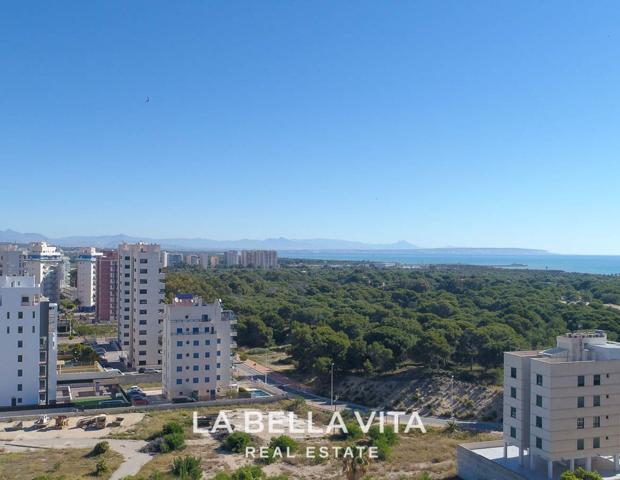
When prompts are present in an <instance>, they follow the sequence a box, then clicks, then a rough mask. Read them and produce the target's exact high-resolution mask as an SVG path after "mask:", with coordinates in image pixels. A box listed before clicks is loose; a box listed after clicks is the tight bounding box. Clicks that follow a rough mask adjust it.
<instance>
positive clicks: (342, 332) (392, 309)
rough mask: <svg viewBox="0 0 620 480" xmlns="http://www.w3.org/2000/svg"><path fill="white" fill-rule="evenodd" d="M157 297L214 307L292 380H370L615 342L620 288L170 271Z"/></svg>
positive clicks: (471, 278) (484, 273) (546, 277)
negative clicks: (421, 367)
mask: <svg viewBox="0 0 620 480" xmlns="http://www.w3.org/2000/svg"><path fill="white" fill-rule="evenodd" d="M166 290H167V295H168V298H169V299H170V298H171V297H172V296H173V295H174V293H176V292H192V293H195V294H199V295H202V296H203V297H205V298H206V299H209V300H212V299H214V298H222V299H223V300H224V303H225V304H226V306H227V307H228V308H231V309H233V310H234V311H235V312H236V313H237V316H238V318H239V326H238V343H239V345H241V346H247V347H268V346H272V345H282V344H290V352H291V355H292V357H293V359H294V360H295V361H296V362H297V364H298V365H299V368H300V369H302V370H305V371H314V372H316V373H322V372H325V371H326V370H327V369H329V368H330V365H331V363H332V362H334V363H336V364H337V365H338V368H340V369H343V370H351V371H358V372H362V371H363V372H366V373H369V374H370V373H374V372H384V371H389V370H391V369H393V368H395V367H397V366H399V365H401V364H403V363H404V362H423V363H424V364H426V365H429V366H432V367H447V366H452V365H459V366H462V367H468V368H471V367H472V366H473V365H474V364H480V365H482V366H483V367H485V368H492V367H497V366H500V365H501V363H502V357H503V352H504V351H506V350H514V349H529V348H542V347H546V346H550V345H552V344H553V343H554V337H555V336H556V335H558V334H561V333H564V332H565V331H567V330H576V329H580V328H601V329H604V330H606V331H607V332H608V333H609V335H610V337H611V338H612V339H615V338H617V337H618V335H619V334H620V312H618V311H616V310H613V309H610V308H607V307H606V306H605V305H604V303H616V302H618V303H620V278H618V277H611V276H597V275H585V274H569V273H562V272H543V271H513V270H501V269H492V268H484V267H453V268H447V267H445V268H428V269H416V270H405V269H383V270H381V269H375V268H371V267H344V268H339V269H333V268H327V267H325V268H292V267H291V268H281V269H278V270H271V271H265V270H243V271H239V270H235V271H229V270H222V271H217V270H216V271H204V270H193V269H189V268H186V269H181V270H173V271H170V272H169V273H168V276H167V279H166Z"/></svg>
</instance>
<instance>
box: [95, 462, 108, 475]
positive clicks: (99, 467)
mask: <svg viewBox="0 0 620 480" xmlns="http://www.w3.org/2000/svg"><path fill="white" fill-rule="evenodd" d="M108 470H109V467H108V464H107V463H106V461H105V460H99V461H98V462H97V464H96V465H95V476H97V477H100V476H101V475H103V474H104V473H107V471H108Z"/></svg>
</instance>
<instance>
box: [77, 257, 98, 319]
mask: <svg viewBox="0 0 620 480" xmlns="http://www.w3.org/2000/svg"><path fill="white" fill-rule="evenodd" d="M98 256H101V253H98V252H97V250H96V249H95V248H93V247H88V248H82V249H81V250H80V252H79V254H78V256H77V259H76V264H77V299H78V301H79V302H80V306H82V307H94V306H95V301H96V293H97V290H96V288H97V257H98Z"/></svg>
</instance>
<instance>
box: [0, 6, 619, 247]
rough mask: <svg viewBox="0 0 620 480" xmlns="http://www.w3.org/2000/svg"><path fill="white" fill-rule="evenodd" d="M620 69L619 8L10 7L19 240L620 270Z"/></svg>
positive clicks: (6, 90)
mask: <svg viewBox="0 0 620 480" xmlns="http://www.w3.org/2000/svg"><path fill="white" fill-rule="evenodd" d="M619 60H620V4H619V3H618V2H615V1H597V2H586V1H580V2H571V1H544V2H541V1H539V0H536V1H522V0H519V1H516V0H515V1H511V2H509V1H501V2H499V1H488V2H486V1H462V0H455V1H436V0H429V1H423V2H422V1H413V0H412V1H402V2H396V1H394V2H389V1H385V2H384V1H376V0H373V1H362V0H355V1H341V0H337V1H335V0H329V1H317V0H313V1H292V0H286V1H282V0H280V1H274V2H272V1H267V0H260V1H256V0H251V1H228V0H227V1H217V2H216V1H206V0H201V1H182V2H172V1H154V0H148V1H146V0H145V1H137V0H131V1H127V0H122V1H111V0H106V1H103V0H101V1H94V0H92V1H84V0H76V1H63V2H46V1H38V2H34V1H32V2H31V1H23V0H16V1H4V2H2V4H1V6H0V167H1V169H0V181H1V185H2V187H1V189H0V192H1V196H2V199H3V206H2V208H1V209H0V229H4V228H12V229H14V230H18V231H30V232H39V233H43V234H46V235H49V236H62V235H70V234H114V233H126V234H131V235H146V236H152V237H190V236H191V237H194V236H201V237H207V238H214V239H237V238H243V237H245V238H265V237H274V236H286V237H289V238H313V237H324V238H341V239H350V240H361V241H368V242H391V241H396V240H400V239H405V240H409V241H411V242H413V243H414V244H417V245H420V246H425V247H440V246H447V245H452V246H497V247H532V248H546V249H549V250H552V251H555V252H563V253H618V254H620V222H619V221H618V211H619V207H620V121H619V120H620V61H619ZM147 96H148V97H149V98H150V102H148V103H145V98H146V97H147Z"/></svg>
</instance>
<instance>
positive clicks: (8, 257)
mask: <svg viewBox="0 0 620 480" xmlns="http://www.w3.org/2000/svg"><path fill="white" fill-rule="evenodd" d="M25 260H26V250H25V249H23V248H21V247H19V246H17V245H13V244H4V245H0V276H3V275H20V276H22V275H24V261H25Z"/></svg>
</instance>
